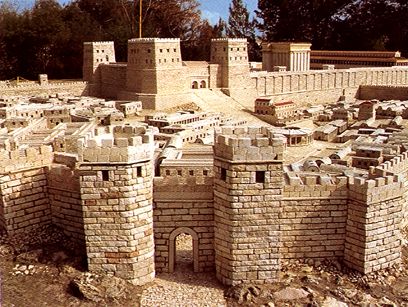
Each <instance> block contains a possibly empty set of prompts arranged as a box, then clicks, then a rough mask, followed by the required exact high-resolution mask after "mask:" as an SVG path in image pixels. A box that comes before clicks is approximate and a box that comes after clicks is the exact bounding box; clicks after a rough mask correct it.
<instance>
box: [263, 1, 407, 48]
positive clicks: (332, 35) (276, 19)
mask: <svg viewBox="0 0 408 307" xmlns="http://www.w3.org/2000/svg"><path fill="white" fill-rule="evenodd" d="M256 13H257V16H258V18H259V20H260V22H259V23H258V25H257V27H258V29H259V30H260V31H261V32H262V33H263V35H264V38H265V39H266V40H270V41H272V40H274V41H310V42H312V44H313V48H314V49H337V50H401V51H404V52H405V53H407V51H408V50H407V49H408V47H407V46H408V44H407V43H408V35H407V32H408V30H407V29H408V19H407V16H408V2H407V1H406V0H387V1H384V0H358V1H355V0H259V1H258V10H257V12H256ZM406 56H408V54H406Z"/></svg>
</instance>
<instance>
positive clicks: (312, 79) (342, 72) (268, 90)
mask: <svg viewBox="0 0 408 307" xmlns="http://www.w3.org/2000/svg"><path fill="white" fill-rule="evenodd" d="M251 77H252V79H253V80H254V82H255V83H256V85H255V87H256V88H257V91H258V95H259V96H272V97H273V96H275V97H276V100H282V99H293V100H296V101H297V102H298V103H325V102H327V101H337V99H338V98H339V97H340V96H341V95H343V91H345V92H344V94H346V96H348V97H353V98H354V97H359V87H360V86H366V85H368V86H372V85H376V86H377V85H381V86H382V85H394V86H398V85H408V69H407V68H404V67H392V68H361V69H357V68H354V69H338V70H322V71H318V70H316V71H313V70H310V71H306V72H274V73H264V72H262V73H252V75H251Z"/></svg>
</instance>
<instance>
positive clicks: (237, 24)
mask: <svg viewBox="0 0 408 307" xmlns="http://www.w3.org/2000/svg"><path fill="white" fill-rule="evenodd" d="M227 35H228V36H229V37H232V38H246V39H248V53H249V60H250V61H259V60H260V59H261V50H260V46H259V45H258V44H257V42H256V35H255V21H254V20H251V21H250V20H249V12H248V9H247V7H246V6H245V5H244V3H243V2H242V0H232V2H231V4H230V6H229V17H228V25H227Z"/></svg>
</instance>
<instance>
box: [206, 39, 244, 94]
mask: <svg viewBox="0 0 408 307" xmlns="http://www.w3.org/2000/svg"><path fill="white" fill-rule="evenodd" d="M211 63H212V64H219V65H220V68H221V75H222V78H221V79H222V81H221V84H220V87H221V88H245V87H247V86H248V85H249V82H250V77H249V60H248V42H247V39H241V38H217V39H212V40H211Z"/></svg>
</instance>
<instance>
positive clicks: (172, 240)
mask: <svg viewBox="0 0 408 307" xmlns="http://www.w3.org/2000/svg"><path fill="white" fill-rule="evenodd" d="M180 234H187V235H190V236H191V237H192V239H193V268H194V272H198V271H199V266H198V235H197V233H196V232H195V231H194V230H192V229H191V228H188V227H180V228H177V229H175V230H174V231H173V232H172V233H171V234H170V237H169V272H170V273H173V272H174V267H175V263H176V251H177V249H176V238H177V237H178V236H179V235H180Z"/></svg>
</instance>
